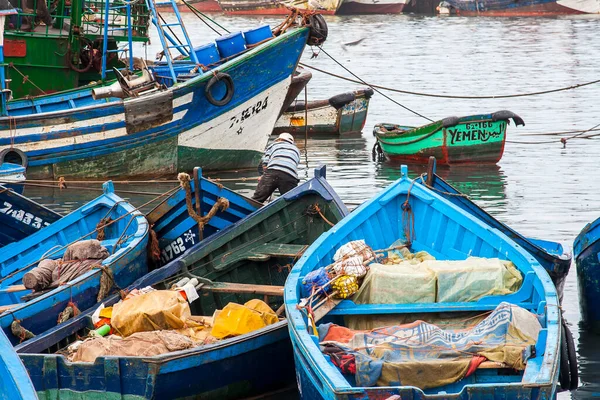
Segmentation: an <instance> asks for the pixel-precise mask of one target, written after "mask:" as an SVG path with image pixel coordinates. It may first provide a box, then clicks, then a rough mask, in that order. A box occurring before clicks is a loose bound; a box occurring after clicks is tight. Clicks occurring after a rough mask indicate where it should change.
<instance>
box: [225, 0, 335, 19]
mask: <svg viewBox="0 0 600 400" xmlns="http://www.w3.org/2000/svg"><path fill="white" fill-rule="evenodd" d="M217 1H218V2H219V6H221V9H222V10H223V11H224V12H225V14H229V15H286V14H288V13H289V9H290V7H293V8H296V9H299V10H303V11H315V12H318V13H319V14H323V15H333V14H335V11H336V10H337V8H338V6H339V4H340V2H341V0H282V1H269V0H217Z"/></svg>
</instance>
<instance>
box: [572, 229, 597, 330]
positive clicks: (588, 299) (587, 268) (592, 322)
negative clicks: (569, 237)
mask: <svg viewBox="0 0 600 400" xmlns="http://www.w3.org/2000/svg"><path fill="white" fill-rule="evenodd" d="M573 255H574V256H575V265H576V266H577V286H578V288H579V308H580V309H581V318H582V320H583V322H584V323H585V324H587V325H588V327H590V328H591V329H592V330H593V331H596V332H600V310H599V309H598V308H597V305H598V301H600V284H599V282H600V218H598V219H596V220H595V221H593V222H591V223H589V224H587V225H586V226H585V227H584V228H583V229H582V230H581V232H580V233H579V235H577V237H576V238H575V242H574V243H573Z"/></svg>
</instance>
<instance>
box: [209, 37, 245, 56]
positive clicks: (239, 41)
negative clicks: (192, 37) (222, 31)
mask: <svg viewBox="0 0 600 400" xmlns="http://www.w3.org/2000/svg"><path fill="white" fill-rule="evenodd" d="M215 42H217V48H218V49H219V53H220V54H221V57H223V58H227V57H231V56H234V55H236V54H239V53H241V52H242V51H244V50H246V41H245V40H244V35H242V32H234V33H230V34H229V35H226V36H221V37H220V38H218V39H217V40H215Z"/></svg>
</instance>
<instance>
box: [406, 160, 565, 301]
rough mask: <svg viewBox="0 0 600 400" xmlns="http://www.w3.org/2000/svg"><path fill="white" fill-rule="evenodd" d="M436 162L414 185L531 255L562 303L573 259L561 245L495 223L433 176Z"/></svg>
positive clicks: (466, 198) (477, 207)
mask: <svg viewBox="0 0 600 400" xmlns="http://www.w3.org/2000/svg"><path fill="white" fill-rule="evenodd" d="M435 169H436V163H435V159H433V160H430V162H429V168H428V170H427V175H424V176H420V177H419V178H417V179H415V182H417V183H419V184H422V185H425V186H427V187H429V188H433V190H435V191H436V193H437V194H439V195H441V196H442V197H444V198H445V199H446V200H448V201H449V202H451V203H452V204H454V205H455V206H457V207H459V208H460V209H462V210H463V211H465V212H467V213H469V214H470V215H472V216H473V217H475V218H477V219H478V220H480V221H482V222H483V223H484V224H486V225H488V226H490V227H492V228H494V229H498V230H499V231H500V232H502V233H504V234H505V235H506V236H508V237H509V238H511V239H512V240H513V241H514V242H515V243H517V244H518V245H519V246H521V247H522V248H523V250H525V251H526V252H528V253H529V254H531V255H532V256H533V257H535V259H536V260H537V261H538V262H539V263H540V265H541V266H542V267H543V268H544V269H545V270H546V272H548V275H550V278H552V282H554V286H555V287H556V291H557V293H558V297H559V299H560V300H561V301H562V297H563V291H564V287H565V280H566V278H567V275H568V274H569V270H570V269H571V261H572V256H571V253H569V252H568V251H566V250H565V249H564V248H563V246H562V245H561V244H560V243H557V242H552V241H549V240H542V239H534V238H527V237H525V236H523V235H521V234H520V233H518V232H517V231H515V230H513V229H512V228H510V227H509V226H507V225H505V224H503V223H502V222H500V221H498V220H497V219H496V218H494V217H493V216H491V215H490V214H488V213H487V212H486V211H485V210H484V209H482V208H481V207H479V206H478V205H477V204H475V203H474V202H473V201H471V200H470V199H469V198H468V197H467V196H465V195H464V194H462V193H461V192H460V191H459V190H457V189H456V188H455V187H454V186H452V185H451V184H450V183H448V182H447V181H445V180H444V179H442V178H441V177H440V176H438V175H437V174H436V173H435Z"/></svg>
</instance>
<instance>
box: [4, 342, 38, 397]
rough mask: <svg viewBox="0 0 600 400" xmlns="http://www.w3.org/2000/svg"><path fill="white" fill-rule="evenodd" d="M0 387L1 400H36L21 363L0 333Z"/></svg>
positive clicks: (29, 380) (10, 345)
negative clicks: (0, 390)
mask: <svg viewBox="0 0 600 400" xmlns="http://www.w3.org/2000/svg"><path fill="white" fill-rule="evenodd" d="M0 387H2V393H0V398H2V399H3V400H30V399H37V395H36V393H35V389H34V387H33V384H32V383H31V379H29V375H27V370H25V367H24V366H23V362H22V361H21V360H20V359H19V356H18V355H17V353H16V352H15V350H14V349H13V346H12V344H11V343H10V342H9V341H8V339H7V338H6V336H5V335H4V334H3V333H2V332H0Z"/></svg>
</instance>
